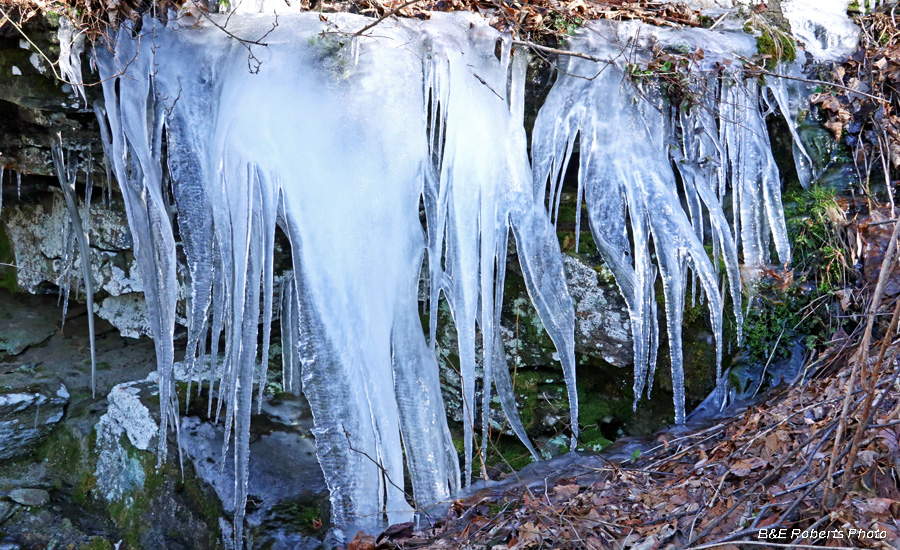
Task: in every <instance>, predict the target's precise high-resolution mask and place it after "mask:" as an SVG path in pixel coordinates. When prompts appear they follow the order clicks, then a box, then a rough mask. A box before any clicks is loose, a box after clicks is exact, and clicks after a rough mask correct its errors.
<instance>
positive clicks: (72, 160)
mask: <svg viewBox="0 0 900 550" xmlns="http://www.w3.org/2000/svg"><path fill="white" fill-rule="evenodd" d="M57 137H58V138H59V143H58V144H54V145H53V146H52V147H51V149H50V152H51V155H52V157H53V164H54V165H55V167H56V175H57V177H58V178H59V186H60V187H61V188H62V191H63V196H65V198H66V207H67V208H68V210H69V221H70V223H71V225H72V227H74V233H75V238H76V240H77V241H78V247H79V252H80V253H81V272H82V276H83V277H84V293H85V299H86V302H87V314H88V332H89V338H90V345H91V396H92V397H96V391H97V358H96V350H95V347H96V346H95V339H94V334H95V333H94V284H93V281H92V279H91V246H90V237H89V235H88V230H87V226H86V225H85V224H84V223H83V222H82V215H81V214H80V213H79V212H78V203H77V200H76V197H75V179H76V177H77V175H78V157H77V156H76V155H74V154H71V153H70V154H69V155H68V161H67V159H66V155H65V154H64V153H63V149H62V136H59V135H58V136H57ZM88 166H90V163H89V164H88ZM88 180H90V174H88ZM85 202H86V204H85V209H87V208H88V207H89V204H90V184H88V191H87V195H86V197H85ZM67 271H68V270H67ZM68 295H69V283H68V277H67V282H66V308H64V309H67V307H68V301H69V296H68ZM65 317H66V314H65V312H64V313H63V321H65Z"/></svg>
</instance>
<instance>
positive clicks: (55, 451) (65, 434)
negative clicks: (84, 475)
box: [35, 425, 82, 471]
mask: <svg viewBox="0 0 900 550" xmlns="http://www.w3.org/2000/svg"><path fill="white" fill-rule="evenodd" d="M35 454H36V456H37V457H38V458H39V459H40V460H41V461H42V462H45V463H47V465H48V466H49V467H50V468H53V469H56V470H63V471H71V470H72V469H74V468H77V467H78V466H79V464H80V463H81V459H82V449H81V445H80V444H79V443H78V439H77V438H76V437H75V436H74V435H73V434H72V432H70V431H69V429H68V428H67V427H66V426H65V425H61V426H59V427H57V428H56V429H55V430H53V432H52V433H51V434H50V436H49V437H48V438H47V439H45V440H44V442H43V443H41V445H40V446H39V447H38V448H37V451H36V453H35Z"/></svg>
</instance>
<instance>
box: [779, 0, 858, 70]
mask: <svg viewBox="0 0 900 550" xmlns="http://www.w3.org/2000/svg"><path fill="white" fill-rule="evenodd" d="M851 1H852V0H782V2H781V11H782V13H783V14H784V16H785V18H787V20H788V21H789V22H790V24H791V34H793V36H794V38H796V39H797V40H798V41H799V42H800V44H801V45H802V46H803V47H804V49H805V50H806V51H807V52H809V53H810V54H812V56H813V58H815V60H816V61H821V62H828V61H842V60H843V59H844V58H846V57H847V56H849V55H850V54H852V53H853V52H854V51H856V45H857V44H858V42H859V27H858V26H857V25H856V24H855V23H854V22H853V21H852V20H851V19H850V17H849V16H848V15H847V6H849V5H850V3H851ZM864 3H866V0H862V1H860V2H858V4H864ZM873 4H874V2H873Z"/></svg>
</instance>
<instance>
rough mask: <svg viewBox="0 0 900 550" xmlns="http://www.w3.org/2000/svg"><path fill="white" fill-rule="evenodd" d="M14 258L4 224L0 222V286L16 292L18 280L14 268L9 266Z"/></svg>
mask: <svg viewBox="0 0 900 550" xmlns="http://www.w3.org/2000/svg"><path fill="white" fill-rule="evenodd" d="M15 263H16V258H15V255H14V254H13V251H12V246H11V245H10V242H9V237H7V235H6V226H5V225H4V224H2V223H0V264H6V265H0V288H5V289H6V290H9V291H10V292H17V291H18V290H19V282H18V279H17V277H16V268H14V267H11V266H13V265H15Z"/></svg>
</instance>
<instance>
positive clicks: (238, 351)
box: [95, 14, 578, 546]
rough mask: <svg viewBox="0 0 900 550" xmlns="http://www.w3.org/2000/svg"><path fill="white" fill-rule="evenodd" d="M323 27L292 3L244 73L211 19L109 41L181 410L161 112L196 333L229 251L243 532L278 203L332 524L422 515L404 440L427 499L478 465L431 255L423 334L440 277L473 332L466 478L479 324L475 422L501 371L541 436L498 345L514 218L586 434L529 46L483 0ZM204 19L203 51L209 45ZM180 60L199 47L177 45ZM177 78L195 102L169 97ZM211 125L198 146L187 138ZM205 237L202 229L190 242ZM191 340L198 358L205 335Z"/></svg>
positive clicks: (222, 377)
mask: <svg viewBox="0 0 900 550" xmlns="http://www.w3.org/2000/svg"><path fill="white" fill-rule="evenodd" d="M366 21H367V20H365V19H364V18H360V17H356V16H350V15H347V14H334V15H331V16H329V21H328V25H337V26H338V27H339V28H342V29H346V30H348V32H352V31H353V30H354V29H358V28H361V27H362V26H363V25H365V24H366ZM232 24H233V25H236V26H235V28H234V32H236V33H238V34H247V35H253V34H259V33H260V32H261V31H262V32H265V31H268V27H266V28H265V29H263V28H262V26H261V25H262V23H261V22H260V21H258V20H255V19H250V18H248V19H243V20H240V21H232ZM324 28H325V27H324V23H323V22H322V21H320V20H319V19H318V17H317V16H314V14H302V15H297V16H293V17H287V18H285V19H284V22H283V23H281V24H280V25H279V27H278V28H277V29H276V30H275V31H273V33H272V34H271V35H269V37H268V38H267V40H268V41H269V42H270V47H269V48H266V49H260V51H259V52H255V54H256V55H257V56H258V57H259V60H260V61H261V65H260V72H259V74H250V73H248V71H247V68H246V63H245V61H246V59H245V58H243V55H245V53H243V52H239V51H238V50H239V45H237V44H235V43H234V41H231V40H228V38H227V37H225V36H223V35H222V33H221V32H220V31H218V29H215V28H213V27H209V28H202V25H201V28H199V29H195V28H191V29H190V30H183V29H180V28H179V27H178V26H177V24H172V25H170V26H167V27H163V26H161V25H160V24H159V23H158V22H156V21H154V20H152V19H146V20H145V21H144V25H143V29H142V33H144V34H146V33H152V34H153V35H154V44H155V45H156V48H155V51H150V50H149V49H147V48H143V49H139V48H138V43H137V41H136V40H135V39H133V38H132V36H131V33H130V29H129V28H128V26H127V25H126V27H125V28H123V29H122V30H121V31H120V33H119V35H118V38H117V41H116V43H115V44H114V51H115V57H111V56H110V55H109V53H108V52H106V51H101V49H97V50H96V51H95V56H96V58H97V65H98V66H99V67H100V68H101V70H100V73H101V78H103V79H104V84H103V85H104V96H105V99H106V110H107V118H108V120H109V127H110V130H111V131H110V141H111V144H110V151H111V152H112V153H113V154H111V155H109V156H110V158H111V159H112V161H113V165H114V171H115V173H116V178H117V179H118V180H119V183H120V185H121V186H122V188H123V194H124V197H125V202H126V206H127V210H128V213H129V223H130V225H131V227H132V232H133V234H134V237H135V248H136V256H137V258H138V263H139V265H140V267H141V276H142V278H145V280H144V283H145V286H146V287H148V289H149V290H148V292H146V298H147V301H148V305H149V306H150V308H149V309H150V312H151V326H152V327H153V330H154V338H155V340H156V345H157V361H158V368H159V370H160V373H161V374H160V381H161V384H162V385H163V386H164V387H166V388H167V389H165V390H163V389H162V388H161V403H163V406H164V407H167V406H170V405H167V404H169V403H172V402H173V396H172V394H171V376H170V374H169V371H170V369H171V361H172V353H173V352H172V345H171V337H172V327H173V326H174V303H175V296H174V280H175V269H174V241H173V239H172V227H171V224H170V222H169V219H168V214H167V212H166V210H165V201H164V200H163V197H162V193H161V185H162V181H163V175H162V173H161V169H160V168H161V159H160V157H159V154H160V147H159V143H160V140H161V136H162V128H163V126H164V127H165V132H166V136H167V139H168V141H167V144H168V152H167V165H168V168H169V172H170V173H171V174H172V176H173V177H172V185H173V191H174V195H175V202H176V207H177V210H178V223H179V229H180V230H181V231H180V233H181V234H182V237H183V238H184V244H185V251H186V252H187V254H186V255H187V257H188V264H189V266H188V267H189V272H190V275H191V279H192V283H191V284H192V287H193V288H192V300H191V311H190V315H189V316H190V320H189V323H190V330H191V332H193V331H197V332H198V333H199V332H200V327H201V326H202V324H203V323H205V320H206V319H207V317H208V311H207V310H204V307H203V302H204V300H205V298H203V299H198V297H197V296H196V295H194V294H193V293H195V292H197V290H196V289H197V288H201V287H200V286H198V284H199V283H198V281H201V280H202V278H203V277H207V276H209V273H208V272H205V271H203V269H206V268H205V267H204V268H203V269H200V268H199V267H197V266H196V265H193V264H198V262H199V261H200V258H208V260H207V261H206V264H205V265H206V266H214V267H212V268H211V271H212V276H211V278H210V279H209V281H211V283H210V284H211V288H212V292H211V295H212V296H213V297H214V298H213V299H212V301H211V305H212V309H213V311H212V327H211V328H212V330H211V342H212V345H211V353H212V355H213V357H214V358H215V357H216V355H217V353H218V336H219V334H220V333H221V332H222V331H223V330H224V332H225V335H226V338H225V359H224V364H223V365H221V368H214V369H213V370H214V371H216V374H215V376H216V377H217V378H218V380H219V386H218V395H219V407H217V412H216V417H217V418H218V415H219V411H220V410H221V407H222V406H224V409H225V430H226V433H227V435H228V437H227V438H226V440H227V441H229V443H228V444H229V448H230V449H231V451H232V452H233V453H234V460H235V468H236V470H235V471H236V476H235V509H236V510H238V512H236V514H235V526H234V536H233V542H234V543H235V545H236V546H240V545H241V544H242V540H241V539H242V536H243V534H242V529H243V526H242V524H241V519H242V512H241V511H242V510H243V508H244V504H245V500H246V480H247V449H248V447H249V440H248V438H249V431H248V430H249V428H248V425H249V415H250V410H251V405H252V395H253V393H254V391H253V390H254V388H253V368H254V366H255V365H256V362H257V361H258V360H259V359H260V357H259V356H258V355H257V354H256V351H257V334H258V329H259V327H258V322H259V317H260V313H262V315H263V320H264V325H263V339H262V342H263V344H262V350H261V351H262V357H261V359H262V361H263V362H265V361H266V360H267V357H266V355H267V351H266V350H267V343H266V342H268V340H269V332H268V320H269V319H270V318H271V316H272V308H273V302H274V296H273V295H274V290H273V288H274V287H273V280H272V279H273V270H272V239H273V234H274V222H275V221H276V220H277V222H278V223H279V224H280V225H281V228H282V229H283V230H284V233H285V235H287V237H288V239H289V241H290V243H291V254H292V259H293V263H294V269H293V278H294V280H293V283H290V282H289V281H286V282H285V284H286V285H287V288H286V289H284V290H283V291H282V292H283V294H282V301H281V315H282V330H283V333H282V338H283V339H284V340H283V346H285V349H283V353H284V354H285V361H286V362H288V361H289V362H290V372H286V376H290V380H291V383H290V384H288V386H289V387H291V388H293V389H294V390H295V391H296V390H299V387H300V384H299V383H298V382H299V381H298V380H296V374H294V373H296V369H297V364H298V363H299V364H300V371H301V378H302V389H303V392H304V394H305V395H306V397H307V399H308V400H309V403H310V406H311V409H312V411H313V416H314V420H315V428H314V434H315V436H316V446H317V452H318V456H319V461H320V464H321V466H322V469H323V471H324V472H325V477H326V482H327V483H328V485H329V488H330V490H331V502H332V514H333V515H332V517H333V521H334V522H335V524H336V525H339V526H341V527H342V528H344V529H347V530H349V531H350V532H353V531H354V530H355V529H357V528H364V529H369V530H372V529H375V528H377V526H378V525H380V522H381V521H382V520H387V521H390V522H398V521H406V520H407V519H409V518H410V517H411V512H412V507H411V505H410V502H409V499H408V498H407V493H406V489H405V487H404V482H403V480H404V457H405V461H406V469H407V470H408V472H409V478H410V479H411V480H412V493H413V497H414V501H415V503H416V505H417V506H418V507H421V506H427V505H429V504H432V503H435V502H440V501H444V500H447V499H448V498H450V495H451V494H452V492H453V491H455V490H456V489H458V488H459V487H460V485H461V484H462V483H463V480H462V479H461V476H460V472H459V463H458V459H457V456H456V451H455V448H454V446H453V442H452V440H451V436H450V431H449V428H448V426H447V420H446V415H445V411H444V407H443V403H442V400H441V397H440V396H441V393H440V380H439V376H438V375H439V373H438V367H437V362H436V360H435V357H434V354H433V352H432V350H431V349H430V347H429V342H428V341H427V340H426V338H425V335H424V334H423V330H422V325H421V322H420V319H419V315H418V302H417V289H418V278H419V274H420V272H421V267H422V262H423V261H425V257H426V255H427V261H428V265H429V281H430V283H431V284H430V290H429V292H430V300H429V309H430V311H429V318H430V319H431V320H432V322H431V326H430V332H431V339H430V342H431V344H432V345H433V343H434V339H435V338H434V337H435V332H434V331H435V327H436V324H437V323H436V321H437V307H438V301H439V299H440V295H441V293H443V295H444V296H445V297H446V298H447V300H448V304H449V305H450V307H451V310H452V313H453V317H454V323H455V325H456V330H457V332H458V334H459V335H460V338H459V344H460V349H459V356H460V357H461V358H462V362H463V365H462V369H463V379H464V382H463V394H464V396H465V402H466V407H467V411H466V415H465V416H466V432H467V437H466V472H467V475H466V476H465V483H468V482H469V477H470V476H469V475H468V472H471V465H472V459H473V452H474V449H475V448H476V447H480V449H481V451H482V452H483V451H484V449H485V444H486V442H485V439H484V438H485V437H486V436H487V434H486V433H485V432H486V429H485V424H482V425H481V430H480V431H481V432H482V433H481V437H482V440H481V444H480V445H476V444H475V441H474V437H475V435H476V432H477V431H479V430H476V426H474V423H475V418H477V417H478V414H477V413H478V411H477V408H478V407H479V403H475V402H474V396H475V393H474V390H475V364H476V357H475V340H476V330H477V329H478V328H480V329H481V332H482V337H483V338H484V340H485V343H486V344H485V346H484V356H483V358H482V363H483V364H484V365H485V373H486V375H485V378H484V383H485V386H486V387H485V389H486V396H485V400H484V401H482V402H481V403H480V407H481V409H482V410H481V411H480V412H481V414H482V418H484V417H485V416H486V415H487V414H488V412H489V411H488V410H487V409H488V407H489V406H490V395H491V392H492V390H491V384H492V382H493V383H494V384H495V385H496V386H497V389H498V394H499V395H500V398H501V403H502V404H503V407H504V410H505V411H506V412H507V414H508V415H509V417H510V423H511V425H512V426H513V429H514V430H515V431H516V433H517V434H518V435H519V436H520V437H521V438H523V440H525V441H527V437H526V435H525V433H524V429H522V426H521V422H520V421H519V420H518V418H517V413H516V411H515V403H514V399H511V397H512V396H511V388H510V384H509V373H508V371H506V372H504V371H505V369H507V368H508V367H507V366H506V364H505V357H503V354H502V353H501V351H498V350H502V345H501V344H500V342H499V341H494V340H495V339H496V338H497V334H498V328H499V326H498V316H499V311H500V309H499V306H500V304H499V300H500V299H502V292H501V289H502V286H503V277H504V275H505V271H504V268H503V265H502V264H503V262H504V261H505V250H506V246H507V240H508V237H509V230H510V229H512V230H513V233H514V235H515V238H516V244H517V249H518V251H519V258H520V262H521V263H522V267H523V271H524V272H525V278H526V283H527V285H528V291H529V294H530V295H531V296H533V297H534V299H535V302H536V305H537V307H538V311H539V312H540V314H541V318H542V321H543V322H544V325H545V326H546V327H547V330H548V332H549V334H550V336H551V338H553V340H554V342H555V343H556V344H557V347H558V349H559V355H560V360H561V362H562V365H563V369H564V372H565V375H566V383H567V386H568V388H569V399H570V409H571V413H572V417H573V422H572V425H573V428H572V432H573V434H572V435H573V443H574V438H575V437H576V436H577V430H578V425H577V414H578V403H577V392H576V389H575V362H574V344H573V336H574V310H573V308H572V303H571V299H570V298H569V296H568V292H567V290H566V286H565V278H564V271H563V268H562V261H561V258H560V251H559V245H558V242H557V240H556V236H555V233H554V232H553V230H552V227H551V226H550V224H549V219H548V216H547V214H546V211H545V209H544V208H543V206H542V204H541V202H539V201H537V200H536V198H535V196H534V194H533V192H532V183H531V176H530V172H529V168H528V158H527V154H526V149H525V134H524V129H523V124H522V117H523V101H522V97H523V93H522V86H523V82H524V74H525V59H524V57H523V56H522V55H521V54H518V53H517V54H515V55H513V54H511V52H510V43H509V41H508V40H503V39H501V37H500V35H499V34H498V33H497V32H496V31H495V30H493V29H491V28H490V27H488V26H487V25H486V24H485V23H484V22H483V21H482V20H481V19H479V18H477V17H475V16H472V15H462V14H454V15H447V14H433V17H432V18H431V20H430V21H427V22H413V23H412V24H410V23H409V22H406V23H403V24H400V23H396V22H392V21H384V22H383V23H382V24H380V25H379V38H378V40H375V39H372V38H369V37H364V36H363V37H357V38H356V39H354V40H353V41H352V42H353V45H352V46H349V47H348V46H344V47H340V46H338V47H334V48H332V47H331V46H328V47H327V48H323V47H322V45H320V44H319V42H318V41H319V40H322V38H321V32H322V30H323V29H324ZM201 36H202V40H203V41H204V47H203V48H199V49H198V48H197V47H196V43H195V41H196V40H198V39H200V37H201ZM309 37H316V40H313V43H310V41H309V40H307V38H309ZM324 40H328V38H325V39H324ZM498 41H499V46H500V50H499V51H500V52H501V55H500V59H499V62H498V58H497V57H495V55H494V52H495V50H496V49H497V47H498ZM135 57H136V59H135V60H134V61H132V62H129V63H126V60H131V59H132V58H135ZM185 59H190V60H191V62H190V63H186V62H182V61H180V60H185ZM163 60H165V61H163ZM354 60H356V61H358V63H354V62H352V61H354ZM123 67H127V68H125V73H126V74H124V75H122V74H120V73H121V71H122V68H123ZM372 68H377V70H372ZM213 73H214V75H215V77H214V78H213ZM151 75H152V78H151ZM423 78H424V86H423ZM372 90H378V91H379V92H378V93H372ZM176 97H180V98H181V99H180V100H179V101H177V102H173V101H172V98H176ZM268 106H279V108H277V109H275V108H269V107H268ZM285 106H290V108H285ZM348 136H349V137H348ZM197 143H203V144H205V147H204V148H196V147H189V146H188V144H197ZM182 144H183V145H182ZM420 201H424V205H425V212H426V218H427V231H426V232H425V233H424V234H423V232H422V230H421V224H420V221H419V204H420ZM276 208H277V210H278V212H276ZM276 214H277V215H276ZM207 216H209V217H208V218H207ZM191 224H195V225H194V227H193V228H191V227H189V226H191ZM195 237H196V239H195ZM193 243H199V244H196V247H195V251H194V252H190V251H189V250H188V248H190V247H194V246H195V244H193ZM154 269H155V271H154ZM145 270H146V275H145ZM202 284H206V283H202ZM260 287H262V288H263V291H262V296H260ZM200 294H201V296H204V297H205V296H207V293H206V291H205V290H203V291H202V292H201V293H200ZM285 300H288V301H289V303H286V302H285ZM286 317H287V318H286ZM285 328H287V330H285ZM285 332H286V333H287V335H285ZM485 335H487V336H486V337H485ZM191 338H192V336H191V335H189V350H188V357H186V359H190V356H191V355H193V354H195V353H196V351H195V349H194V345H195V344H192V343H191V342H192V340H191ZM294 350H298V351H297V355H296V356H295V355H293V353H294ZM214 361H216V360H215V359H214ZM286 364H287V363H286ZM264 376H265V375H264V373H263V377H262V378H261V379H260V383H261V384H264ZM164 391H165V392H167V393H166V395H163V392H164ZM211 395H212V392H211ZM209 408H210V412H211V403H210V405H209ZM164 417H165V418H170V415H169V414H164ZM171 418H174V417H171ZM161 430H162V431H161V435H162V434H164V432H165V430H166V427H165V426H161ZM232 435H233V437H234V439H233V441H232V439H231V437H232ZM161 439H164V438H162V437H161ZM232 443H233V445H232ZM530 450H531V451H532V452H533V451H534V449H533V447H530ZM160 452H161V456H162V453H163V452H164V449H161V451H160Z"/></svg>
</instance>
